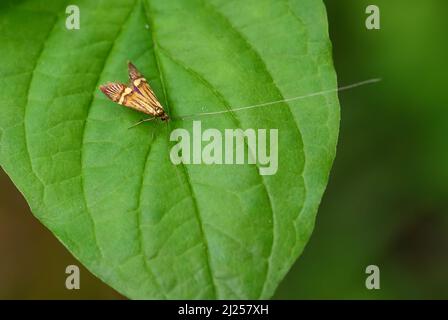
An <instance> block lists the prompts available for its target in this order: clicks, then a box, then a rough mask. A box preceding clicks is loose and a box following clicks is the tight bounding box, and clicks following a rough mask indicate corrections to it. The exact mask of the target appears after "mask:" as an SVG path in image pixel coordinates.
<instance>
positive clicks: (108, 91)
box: [100, 82, 127, 103]
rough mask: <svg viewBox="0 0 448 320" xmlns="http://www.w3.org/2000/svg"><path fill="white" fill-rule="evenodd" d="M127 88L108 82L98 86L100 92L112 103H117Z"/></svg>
mask: <svg viewBox="0 0 448 320" xmlns="http://www.w3.org/2000/svg"><path fill="white" fill-rule="evenodd" d="M126 88H127V86H126V85H124V84H122V83H118V82H109V83H106V84H103V85H101V86H100V90H101V91H102V92H103V93H104V94H105V95H106V97H108V98H109V99H110V100H112V101H113V102H117V103H118V102H119V101H120V98H121V96H122V95H123V93H124V91H125V90H126Z"/></svg>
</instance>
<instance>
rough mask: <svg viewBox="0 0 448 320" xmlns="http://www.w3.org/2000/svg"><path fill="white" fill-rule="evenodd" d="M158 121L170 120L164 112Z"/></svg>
mask: <svg viewBox="0 0 448 320" xmlns="http://www.w3.org/2000/svg"><path fill="white" fill-rule="evenodd" d="M160 120H162V121H168V120H170V117H169V116H168V115H167V114H166V113H165V112H164V113H163V114H162V115H161V116H160Z"/></svg>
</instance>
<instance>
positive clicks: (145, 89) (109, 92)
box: [100, 62, 381, 126]
mask: <svg viewBox="0 0 448 320" xmlns="http://www.w3.org/2000/svg"><path fill="white" fill-rule="evenodd" d="M128 72H129V80H130V84H129V85H125V84H122V83H119V82H109V83H107V84H105V85H101V86H100V90H101V91H102V92H103V93H104V94H105V95H106V96H107V97H108V98H109V99H110V100H112V101H113V102H116V103H118V104H120V105H122V106H125V107H128V108H131V109H134V110H137V111H139V112H143V113H145V114H148V115H150V116H152V118H148V119H143V120H141V121H139V122H137V123H136V124H135V125H134V126H136V125H139V124H140V123H142V122H145V121H151V120H154V119H157V118H160V120H162V121H168V120H170V117H169V116H168V114H167V113H166V112H165V110H164V109H163V106H162V105H161V104H160V102H159V100H158V99H157V97H156V95H155V94H154V91H153V90H152V89H151V87H150V86H149V84H148V81H147V80H146V79H145V77H144V76H143V75H142V74H141V73H140V72H139V71H138V70H137V68H136V67H135V66H134V65H133V64H132V63H131V62H128ZM379 81H381V79H379V78H374V79H368V80H365V81H361V82H356V83H353V84H350V85H347V86H344V87H339V88H335V89H328V90H322V91H318V92H312V93H309V94H305V95H302V96H297V97H292V98H287V99H282V100H276V101H270V102H265V103H259V104H255V105H251V106H244V107H238V108H232V109H231V110H222V111H214V112H203V113H197V114H189V115H185V116H183V117H180V118H179V119H181V120H184V119H188V118H191V117H196V116H209V115H216V114H222V113H228V112H235V111H242V110H249V109H254V108H260V107H265V106H270V105H274V104H278V103H285V102H292V101H296V100H302V99H307V98H311V97H315V96H320V95H325V94H329V93H333V92H338V91H345V90H349V89H353V88H356V87H360V86H364V85H367V84H372V83H376V82H379Z"/></svg>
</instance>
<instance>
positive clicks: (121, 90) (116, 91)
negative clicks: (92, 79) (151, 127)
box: [100, 82, 158, 116]
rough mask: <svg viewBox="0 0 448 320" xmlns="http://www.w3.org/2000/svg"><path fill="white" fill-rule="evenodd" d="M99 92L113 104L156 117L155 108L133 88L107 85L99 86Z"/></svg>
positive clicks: (113, 83) (117, 84)
mask: <svg viewBox="0 0 448 320" xmlns="http://www.w3.org/2000/svg"><path fill="white" fill-rule="evenodd" d="M100 90H101V91H102V92H103V93H104V94H105V95H106V96H107V97H108V98H109V99H110V100H112V101H113V102H116V103H118V104H120V105H122V106H125V107H128V108H131V109H134V110H137V111H140V112H143V113H146V114H149V115H152V116H157V115H158V113H157V108H156V107H155V106H153V105H152V104H151V102H150V101H148V100H147V99H146V97H144V96H143V95H142V94H140V92H138V91H137V90H136V89H135V88H133V87H132V88H131V87H128V86H126V85H124V84H122V83H115V82H111V83H107V84H105V85H102V86H100Z"/></svg>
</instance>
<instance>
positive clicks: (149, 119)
mask: <svg viewBox="0 0 448 320" xmlns="http://www.w3.org/2000/svg"><path fill="white" fill-rule="evenodd" d="M154 119H156V117H152V118H148V119H142V120H140V121H139V122H137V123H135V124H133V125H132V126H130V127H129V128H128V129H131V128H134V127H136V126H138V125H139V124H142V123H143V122H146V121H152V120H154Z"/></svg>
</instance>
